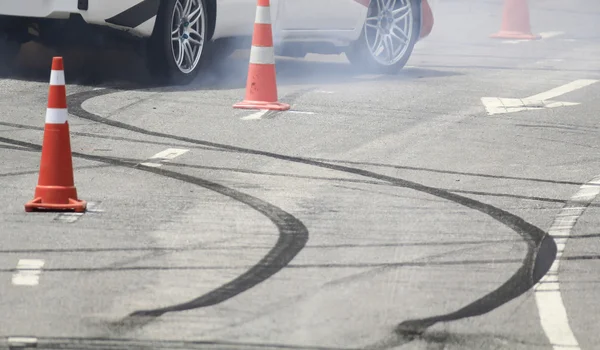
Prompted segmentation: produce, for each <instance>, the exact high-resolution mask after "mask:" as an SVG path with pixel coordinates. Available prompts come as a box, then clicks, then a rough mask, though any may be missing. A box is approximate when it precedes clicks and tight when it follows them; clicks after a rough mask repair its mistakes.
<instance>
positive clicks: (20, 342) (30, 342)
mask: <svg viewBox="0 0 600 350" xmlns="http://www.w3.org/2000/svg"><path fill="white" fill-rule="evenodd" d="M6 341H7V343H8V346H10V347H11V348H34V347H36V346H37V342H38V339H37V338H33V337H8V338H7V339H6Z"/></svg>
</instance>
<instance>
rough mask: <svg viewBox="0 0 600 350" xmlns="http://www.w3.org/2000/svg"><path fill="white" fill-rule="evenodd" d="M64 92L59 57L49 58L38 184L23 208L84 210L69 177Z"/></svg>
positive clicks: (69, 154)
mask: <svg viewBox="0 0 600 350" xmlns="http://www.w3.org/2000/svg"><path fill="white" fill-rule="evenodd" d="M67 116H68V112H67V92H66V87H65V75H64V66H63V59H62V57H54V58H53V60H52V72H51V74H50V88H49V91H48V107H47V109H46V125H45V127H44V142H43V144H42V158H41V162H40V173H39V178H38V185H37V187H36V188H35V195H34V199H33V200H31V201H29V202H28V203H27V204H25V211H27V212H32V211H35V210H48V211H66V210H68V211H76V212H84V211H85V210H86V207H87V203H86V202H85V201H82V200H78V199H77V189H76V188H75V184H74V181H73V163H72V158H71V157H72V155H71V140H70V135H69V123H68V121H67Z"/></svg>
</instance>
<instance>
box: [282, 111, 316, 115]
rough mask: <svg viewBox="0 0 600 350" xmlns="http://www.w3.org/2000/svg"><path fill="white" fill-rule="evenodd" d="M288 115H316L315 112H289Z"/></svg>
mask: <svg viewBox="0 0 600 350" xmlns="http://www.w3.org/2000/svg"><path fill="white" fill-rule="evenodd" d="M288 113H294V114H309V115H313V114H316V113H315V112H305V111H288Z"/></svg>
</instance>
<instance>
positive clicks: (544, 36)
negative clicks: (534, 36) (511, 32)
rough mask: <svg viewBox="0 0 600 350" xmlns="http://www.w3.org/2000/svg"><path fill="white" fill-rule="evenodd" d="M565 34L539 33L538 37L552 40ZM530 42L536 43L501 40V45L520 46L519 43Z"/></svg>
mask: <svg viewBox="0 0 600 350" xmlns="http://www.w3.org/2000/svg"><path fill="white" fill-rule="evenodd" d="M564 34H565V32H542V33H540V34H539V35H540V37H542V39H550V38H554V37H557V36H561V35H564ZM530 41H536V40H520V39H517V40H503V41H502V43H503V44H520V43H524V42H530Z"/></svg>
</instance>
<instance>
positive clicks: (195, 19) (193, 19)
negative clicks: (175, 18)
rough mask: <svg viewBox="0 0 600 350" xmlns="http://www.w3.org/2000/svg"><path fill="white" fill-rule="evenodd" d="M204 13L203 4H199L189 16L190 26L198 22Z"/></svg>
mask: <svg viewBox="0 0 600 350" xmlns="http://www.w3.org/2000/svg"><path fill="white" fill-rule="evenodd" d="M202 13H203V11H202V6H200V5H198V8H197V9H196V10H194V12H192V13H190V15H189V16H188V22H190V26H193V25H195V24H196V23H198V20H199V19H200V18H201V17H202Z"/></svg>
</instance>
